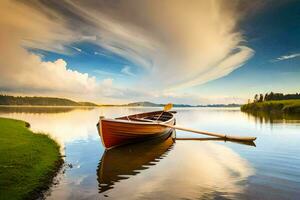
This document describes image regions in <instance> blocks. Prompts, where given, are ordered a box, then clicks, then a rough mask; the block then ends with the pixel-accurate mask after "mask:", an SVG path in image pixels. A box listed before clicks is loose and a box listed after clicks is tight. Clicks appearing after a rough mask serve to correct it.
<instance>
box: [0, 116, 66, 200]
mask: <svg viewBox="0 0 300 200" xmlns="http://www.w3.org/2000/svg"><path fill="white" fill-rule="evenodd" d="M0 125H1V126H0V136H1V140H0V150H1V152H3V153H2V154H1V155H0V170H1V171H0V194H1V195H0V199H2V198H3V199H16V198H17V199H37V198H43V197H44V196H45V193H46V192H47V191H48V190H49V188H50V187H51V186H53V184H54V182H53V181H54V178H55V177H56V175H57V174H58V173H59V171H60V170H61V169H62V167H63V163H64V160H63V156H62V155H61V152H60V145H59V144H58V143H57V142H56V141H55V140H53V139H52V138H51V137H49V135H45V134H43V133H35V132H32V131H31V130H30V129H29V126H30V124H29V123H28V122H25V121H21V120H15V119H10V118H2V117H0Z"/></svg>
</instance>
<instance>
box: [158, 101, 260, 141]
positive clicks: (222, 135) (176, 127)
mask: <svg viewBox="0 0 300 200" xmlns="http://www.w3.org/2000/svg"><path fill="white" fill-rule="evenodd" d="M172 107H173V104H171V103H168V104H167V105H165V107H164V111H163V112H167V111H169V110H171V109H172ZM158 124H159V125H161V126H165V127H169V128H174V129H178V130H182V131H188V132H193V133H198V134H202V135H209V136H214V137H217V138H223V139H225V140H236V141H254V140H256V137H241V136H233V135H225V134H220V133H212V132H206V131H199V130H194V129H190V128H185V127H180V126H173V125H169V124H162V123H158Z"/></svg>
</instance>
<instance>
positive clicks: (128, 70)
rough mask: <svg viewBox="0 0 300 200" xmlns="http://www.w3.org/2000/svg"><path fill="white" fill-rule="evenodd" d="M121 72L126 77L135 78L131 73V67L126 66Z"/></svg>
mask: <svg viewBox="0 0 300 200" xmlns="http://www.w3.org/2000/svg"><path fill="white" fill-rule="evenodd" d="M121 72H122V73H123V74H125V75H128V76H135V74H134V73H132V72H131V67H130V66H127V65H126V66H124V67H123V68H122V70H121Z"/></svg>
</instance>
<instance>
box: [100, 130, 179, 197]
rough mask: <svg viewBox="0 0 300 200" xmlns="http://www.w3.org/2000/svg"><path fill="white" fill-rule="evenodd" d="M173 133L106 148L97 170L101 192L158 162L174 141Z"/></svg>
mask: <svg viewBox="0 0 300 200" xmlns="http://www.w3.org/2000/svg"><path fill="white" fill-rule="evenodd" d="M172 133H173V130H172V131H170V132H169V134H167V135H163V136H162V137H159V138H155V139H152V140H149V141H145V142H142V143H137V144H132V145H125V146H120V147H117V148H113V149H109V150H106V151H105V152H104V154H103V156H102V159H101V161H100V163H99V166H98V170H97V175H98V182H99V192H100V193H102V192H105V191H107V190H109V189H112V188H113V187H114V184H115V183H116V182H119V181H121V180H123V179H128V178H130V177H131V176H134V175H136V174H138V173H140V172H141V171H142V170H145V169H148V168H150V167H151V166H153V165H155V164H156V163H158V162H159V160H160V159H162V158H163V156H164V154H165V153H166V152H168V151H169V150H170V148H171V147H172V145H173V143H174V140H173V138H172V136H171V134H172Z"/></svg>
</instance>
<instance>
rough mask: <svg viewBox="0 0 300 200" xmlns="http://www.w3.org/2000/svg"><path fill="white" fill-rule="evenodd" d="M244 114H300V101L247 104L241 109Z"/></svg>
mask: <svg viewBox="0 0 300 200" xmlns="http://www.w3.org/2000/svg"><path fill="white" fill-rule="evenodd" d="M241 110H242V111H244V112H250V113H256V112H266V113H271V114H272V113H285V114H299V113H300V100H299V99H293V100H278V101H263V102H257V103H250V104H245V105H243V106H242V107H241Z"/></svg>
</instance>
